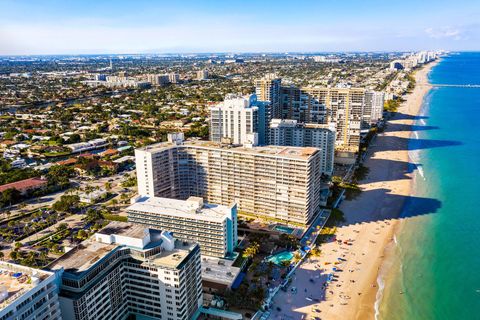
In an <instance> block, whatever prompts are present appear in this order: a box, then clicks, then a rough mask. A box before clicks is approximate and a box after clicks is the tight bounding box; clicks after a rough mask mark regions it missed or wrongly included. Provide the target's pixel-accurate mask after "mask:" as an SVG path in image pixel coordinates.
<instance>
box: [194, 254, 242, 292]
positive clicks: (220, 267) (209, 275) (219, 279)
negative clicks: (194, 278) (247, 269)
mask: <svg viewBox="0 0 480 320" xmlns="http://www.w3.org/2000/svg"><path fill="white" fill-rule="evenodd" d="M233 263H234V260H227V259H221V258H215V257H206V256H202V279H203V280H205V281H210V282H213V283H221V284H224V285H227V286H228V287H231V286H232V284H233V282H234V281H235V279H236V278H237V277H238V274H239V273H240V268H238V267H233V266H232V265H233Z"/></svg>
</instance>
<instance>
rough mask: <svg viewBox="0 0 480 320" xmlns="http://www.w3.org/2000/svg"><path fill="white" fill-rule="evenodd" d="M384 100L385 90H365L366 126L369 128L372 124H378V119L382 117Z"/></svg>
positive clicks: (364, 117)
mask: <svg viewBox="0 0 480 320" xmlns="http://www.w3.org/2000/svg"><path fill="white" fill-rule="evenodd" d="M384 102H385V94H384V93H383V92H377V91H367V92H365V110H364V114H363V119H364V124H363V126H364V128H369V127H370V126H371V125H372V124H376V123H377V122H378V120H380V119H382V116H383V105H384Z"/></svg>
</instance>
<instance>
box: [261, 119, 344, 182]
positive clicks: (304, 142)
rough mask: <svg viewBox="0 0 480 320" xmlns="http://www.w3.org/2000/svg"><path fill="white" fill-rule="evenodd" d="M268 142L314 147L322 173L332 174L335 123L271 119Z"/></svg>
mask: <svg viewBox="0 0 480 320" xmlns="http://www.w3.org/2000/svg"><path fill="white" fill-rule="evenodd" d="M269 144H271V145H276V146H295V147H315V148H318V149H320V153H321V158H322V173H324V174H326V175H332V173H333V161H334V154H335V125H334V124H333V123H331V124H330V125H324V124H315V123H307V124H305V123H298V122H297V120H281V119H273V120H272V121H271V122H270V140H269Z"/></svg>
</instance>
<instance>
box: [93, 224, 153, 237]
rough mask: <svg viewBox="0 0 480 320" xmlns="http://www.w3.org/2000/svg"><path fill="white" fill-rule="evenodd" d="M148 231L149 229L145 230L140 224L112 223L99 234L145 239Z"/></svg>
mask: <svg viewBox="0 0 480 320" xmlns="http://www.w3.org/2000/svg"><path fill="white" fill-rule="evenodd" d="M148 231H149V229H148V228H145V226H142V225H139V224H132V223H127V222H120V221H112V222H110V223H109V224H108V225H107V226H106V227H105V228H103V229H101V230H99V231H98V233H101V234H105V235H119V236H126V237H130V238H137V239H143V238H144V237H145V235H146V234H147V233H148Z"/></svg>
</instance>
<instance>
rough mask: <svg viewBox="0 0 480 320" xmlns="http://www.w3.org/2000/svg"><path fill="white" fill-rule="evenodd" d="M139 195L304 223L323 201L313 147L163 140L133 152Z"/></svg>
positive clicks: (317, 156)
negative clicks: (190, 199) (193, 200)
mask: <svg viewBox="0 0 480 320" xmlns="http://www.w3.org/2000/svg"><path fill="white" fill-rule="evenodd" d="M135 157H136V166H137V179H138V192H139V194H140V195H147V196H151V197H154V196H157V197H166V198H175V199H187V198H188V197H190V196H196V197H202V198H203V199H205V200H206V201H207V202H208V203H213V204H222V205H231V204H232V203H237V204H238V209H239V214H242V213H244V214H248V215H254V216H258V217H263V218H270V219H276V220H281V221H284V222H286V223H298V224H303V225H305V224H308V223H309V222H311V220H312V219H313V218H314V217H315V216H316V214H317V213H318V212H319V211H320V206H321V205H322V204H324V201H325V199H324V198H325V193H322V192H321V191H322V183H321V176H322V170H321V168H322V157H321V152H320V150H319V149H317V148H303V147H284V146H263V147H249V148H246V147H241V146H232V145H221V144H218V143H213V142H208V141H187V142H181V141H178V140H177V141H176V142H166V143H159V144H154V145H150V146H147V147H144V148H140V149H137V150H135Z"/></svg>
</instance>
